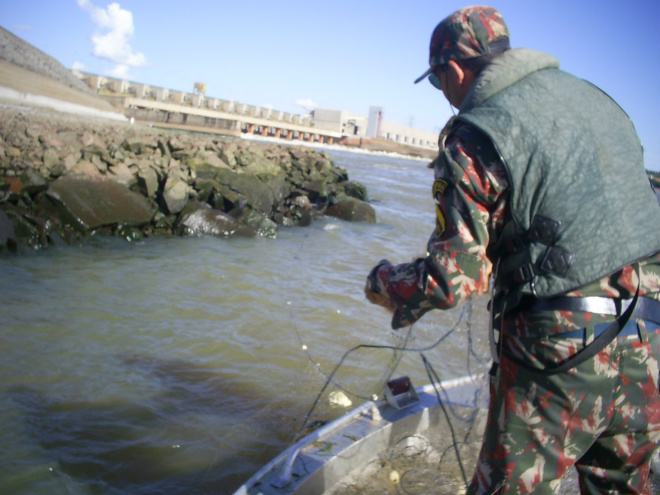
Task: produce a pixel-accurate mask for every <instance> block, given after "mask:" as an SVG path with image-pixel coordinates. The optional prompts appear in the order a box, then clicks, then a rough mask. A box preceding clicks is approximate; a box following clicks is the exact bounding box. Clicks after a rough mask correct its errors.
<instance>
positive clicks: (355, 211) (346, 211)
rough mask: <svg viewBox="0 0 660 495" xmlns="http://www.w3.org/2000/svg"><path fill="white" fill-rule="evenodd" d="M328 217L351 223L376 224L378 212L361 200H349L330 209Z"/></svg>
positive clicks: (327, 211) (327, 212)
mask: <svg viewBox="0 0 660 495" xmlns="http://www.w3.org/2000/svg"><path fill="white" fill-rule="evenodd" d="M325 213H326V215H328V216H331V217H336V218H339V219H341V220H347V221H350V222H369V223H376V211H375V210H374V209H373V207H372V206H371V205H369V204H367V203H365V202H363V201H360V200H359V199H355V198H347V199H344V200H342V201H339V202H338V203H336V204H334V205H332V206H330V207H328V209H327V210H326V212H325Z"/></svg>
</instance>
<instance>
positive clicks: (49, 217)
mask: <svg viewBox="0 0 660 495" xmlns="http://www.w3.org/2000/svg"><path fill="white" fill-rule="evenodd" d="M0 115H2V119H1V120H0V252H7V251H9V252H24V251H26V250H32V249H41V248H46V247H49V246H53V245H55V246H57V245H69V244H76V243H80V242H83V241H84V240H85V239H86V238H88V237H89V236H94V235H97V234H108V235H114V236H120V237H122V238H124V239H127V240H129V241H133V240H138V239H142V238H144V237H153V236H161V235H167V236H170V235H181V236H189V235H214V236H218V237H229V236H234V235H248V236H252V235H260V236H266V237H276V235H277V230H278V228H280V227H282V226H285V227H294V226H305V225H309V224H310V223H311V222H312V221H313V219H314V218H315V217H317V216H319V215H331V216H336V217H338V218H341V219H344V220H347V221H367V222H374V221H375V212H374V210H373V208H372V207H371V206H370V205H369V204H368V201H369V199H368V194H367V191H366V188H365V187H364V186H362V185H361V184H358V183H356V182H354V181H351V180H349V177H348V174H347V172H346V171H345V170H343V169H341V168H339V167H336V166H335V165H334V164H333V162H332V160H331V159H330V157H329V155H328V154H327V153H325V152H316V151H313V150H312V149H310V148H304V147H300V146H284V145H275V144H262V143H257V142H250V141H245V140H241V139H238V138H232V137H224V136H214V135H208V134H195V133H190V132H177V131H169V130H164V129H155V128H151V127H148V126H138V125H130V124H129V123H123V122H116V121H109V120H105V119H95V118H90V117H81V116H76V115H72V114H64V113H59V112H56V111H50V110H46V109H43V108H34V107H25V106H15V105H7V104H0Z"/></svg>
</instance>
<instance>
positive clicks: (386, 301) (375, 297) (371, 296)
mask: <svg viewBox="0 0 660 495" xmlns="http://www.w3.org/2000/svg"><path fill="white" fill-rule="evenodd" d="M364 295H365V296H366V297H367V299H368V300H369V302H370V303H372V304H376V305H378V306H382V307H383V308H385V309H387V310H388V311H389V312H391V313H394V304H392V301H390V298H389V297H387V296H384V295H382V294H379V293H377V292H374V291H372V290H371V289H370V288H369V283H368V282H367V285H366V287H365V288H364Z"/></svg>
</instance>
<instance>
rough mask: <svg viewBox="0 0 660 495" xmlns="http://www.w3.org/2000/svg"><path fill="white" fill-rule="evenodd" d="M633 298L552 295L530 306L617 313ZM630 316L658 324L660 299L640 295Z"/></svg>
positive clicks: (537, 309)
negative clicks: (552, 296)
mask: <svg viewBox="0 0 660 495" xmlns="http://www.w3.org/2000/svg"><path fill="white" fill-rule="evenodd" d="M633 299H634V298H630V299H610V298H608V297H554V298H552V299H538V300H537V301H536V302H535V303H534V304H533V305H532V307H531V310H532V311H556V310H559V311H583V312H585V313H597V314H600V315H619V314H621V311H622V310H626V309H628V307H629V306H630V305H631V304H632V302H633ZM632 318H639V319H641V320H649V321H652V322H654V323H657V324H658V325H660V301H656V300H655V299H649V298H648V297H640V298H639V299H638V301H637V305H636V306H635V308H634V310H633V313H632Z"/></svg>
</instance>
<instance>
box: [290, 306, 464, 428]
mask: <svg viewBox="0 0 660 495" xmlns="http://www.w3.org/2000/svg"><path fill="white" fill-rule="evenodd" d="M465 306H467V305H464V306H463V308H462V310H461V314H460V316H459V318H458V321H457V322H456V325H454V327H453V328H452V329H450V330H448V331H447V333H445V334H444V335H443V336H441V337H440V338H439V339H438V340H437V341H435V342H434V343H433V344H431V345H430V346H427V347H422V348H412V347H400V346H391V345H370V344H360V345H357V346H355V347H353V348H351V349H349V350H348V351H346V352H345V353H344V355H343V356H342V358H341V359H340V360H339V362H338V363H337V365H335V368H334V369H333V370H332V373H330V375H326V376H327V377H328V379H327V380H326V382H325V384H324V385H323V388H321V391H320V392H319V394H318V395H317V396H316V399H315V400H314V404H313V405H312V407H311V408H310V410H309V412H308V413H307V414H306V415H305V418H304V420H303V422H302V425H301V426H300V428H299V429H298V431H297V433H296V435H298V434H299V433H300V432H301V431H303V430H304V429H305V428H306V427H307V422H308V421H309V418H310V417H311V415H312V413H313V412H314V410H315V409H316V406H317V405H318V403H319V401H320V400H321V397H322V396H323V393H324V392H325V390H326V388H328V385H330V383H333V384H334V385H335V386H336V387H338V388H340V389H341V390H344V391H345V392H347V393H350V394H351V395H353V396H355V397H358V398H361V399H365V400H370V398H368V397H361V396H360V395H358V394H353V393H351V392H349V391H348V390H345V389H344V388H343V387H341V386H339V385H338V384H337V383H335V382H334V381H333V377H334V375H335V373H336V372H337V371H338V370H339V368H340V367H341V366H342V364H343V363H344V361H345V360H346V358H347V357H348V356H349V355H350V354H351V353H353V352H355V351H357V350H359V349H388V350H395V351H402V352H420V353H422V352H425V351H429V350H432V349H434V348H435V347H437V346H438V345H440V344H441V343H442V342H443V341H444V340H445V339H446V338H447V337H449V336H450V335H451V334H452V333H454V331H456V329H457V328H458V326H459V325H460V324H461V321H462V320H463V316H464V314H465ZM294 327H295V325H294ZM411 331H412V325H411V328H410V330H409V333H410V332H411ZM310 359H311V357H310Z"/></svg>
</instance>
